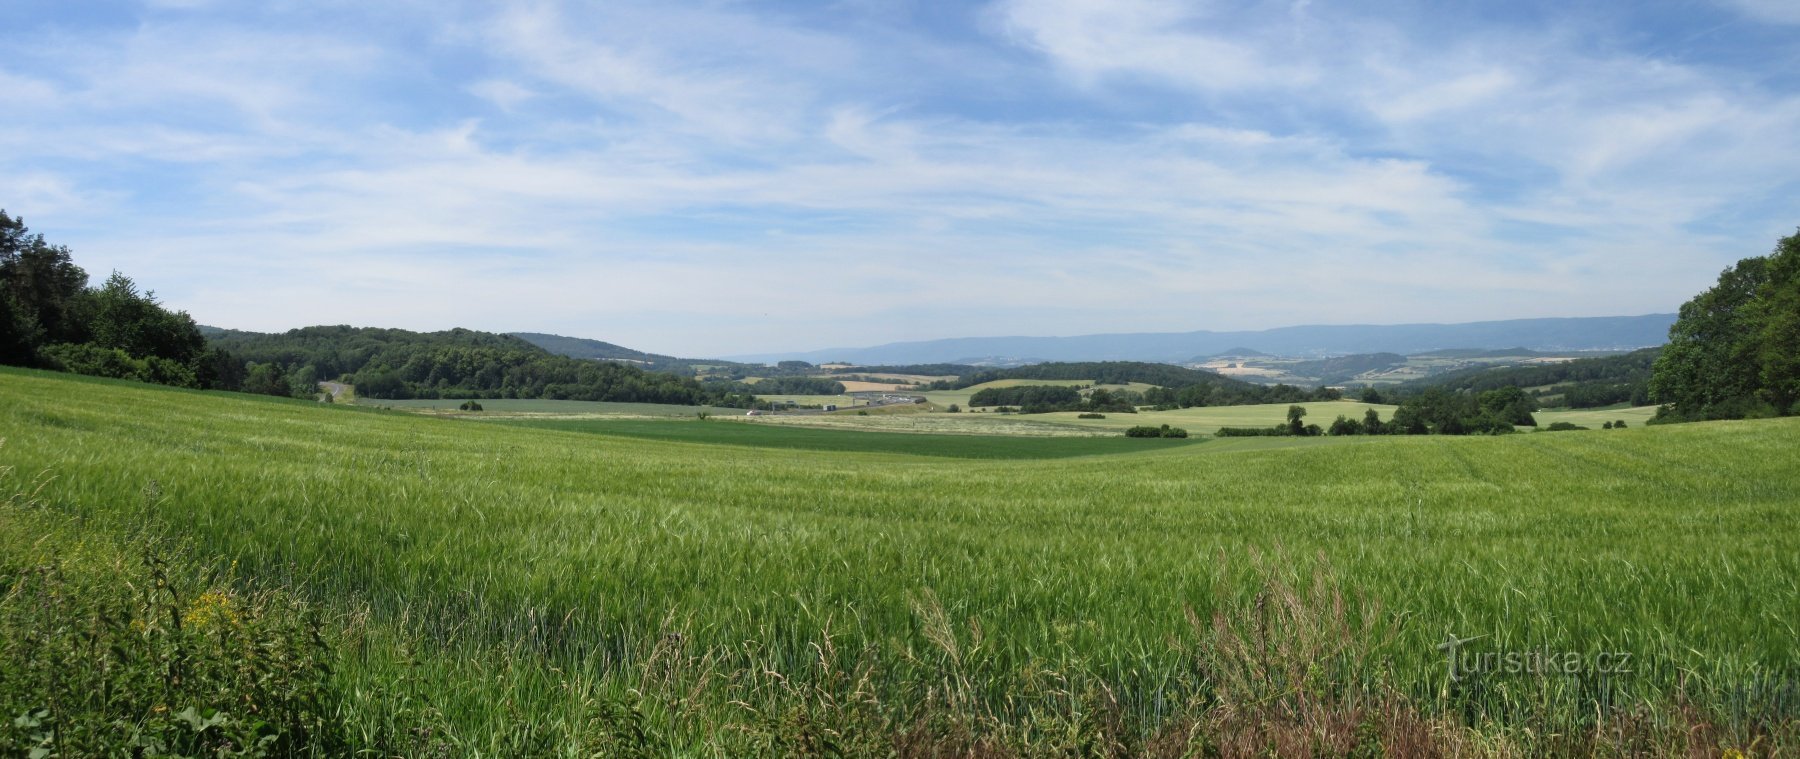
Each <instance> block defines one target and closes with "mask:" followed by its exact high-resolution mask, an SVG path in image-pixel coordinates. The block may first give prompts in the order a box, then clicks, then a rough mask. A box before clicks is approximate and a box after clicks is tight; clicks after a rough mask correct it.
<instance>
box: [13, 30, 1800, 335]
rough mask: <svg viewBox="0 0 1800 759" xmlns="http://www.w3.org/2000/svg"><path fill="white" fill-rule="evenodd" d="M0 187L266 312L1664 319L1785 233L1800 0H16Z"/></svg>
mask: <svg viewBox="0 0 1800 759" xmlns="http://www.w3.org/2000/svg"><path fill="white" fill-rule="evenodd" d="M0 209H4V210H6V211H7V212H8V213H9V214H11V215H14V216H19V217H23V218H24V219H25V222H26V223H27V224H28V225H29V226H30V227H31V228H32V230H33V231H34V232H38V233H42V234H44V235H45V237H46V238H47V239H48V240H49V241H50V242H53V243H59V244H63V245H67V246H69V247H70V248H71V249H72V250H73V251H74V255H75V260H76V263H78V264H80V265H82V266H83V267H84V268H86V269H87V270H88V271H89V272H90V274H92V275H93V276H94V277H95V279H96V282H97V281H98V279H100V278H102V277H104V276H105V275H106V274H107V273H108V272H110V271H112V270H118V271H121V272H124V273H125V274H127V275H129V276H131V277H132V278H133V279H135V280H136V281H137V282H138V283H139V285H140V286H142V287H144V288H146V289H150V290H154V291H155V293H156V294H157V296H158V297H159V298H160V299H162V301H163V302H164V303H165V304H167V305H169V306H171V307H174V308H177V309H183V310H186V311H188V312H189V313H190V314H192V315H193V316H194V318H195V319H197V320H198V321H199V322H200V323H202V324H210V325H216V326H222V327H232V328H238V329H250V330H259V331H279V330H285V329H289V328H293V327H299V326H305V325H311V324H353V325H358V326H388V327H403V328H408V329H419V330H437V329H447V328H450V327H458V326H460V327H467V328H471V329H481V330H490V331H537V332H552V333H558V334H565V335H573V336H579V337H589V338H594V339H599V340H606V341H609V342H614V343H619V344H622V345H626V346H629V347H633V348H637V349H640V350H648V351H653V352H658V353H671V354H678V355H687V356H720V355H733V354H745V353H760V352H777V351H782V350H796V351H797V350H804V349H814V348H824V347H831V346H859V345H872V344H877V343H885V342H891V341H900V340H917V339H930V338H938V337H960V336H976V335H1009V334H1021V335H1075V334H1091V333H1101V332H1121V331H1126V332H1129V331H1168V332H1173V331H1189V330H1199V329H1213V330H1237V329H1260V328H1269V327H1278V326H1288V325H1295V324H1351V323H1362V324H1391V323H1410V322H1461V321H1476V320H1487V319H1507V318H1526V317H1544V316H1603V315H1629V314H1644V313H1660V312H1670V311H1674V310H1675V309H1676V308H1677V307H1678V306H1679V305H1680V304H1681V303H1682V302H1683V301H1685V300H1686V299H1688V298H1689V297H1691V296H1693V295H1694V294H1695V293H1697V292H1699V291H1700V290H1702V289H1704V288H1706V287H1707V286H1708V285H1710V284H1711V283H1712V281H1713V280H1714V279H1715V278H1716V277H1717V275H1718V273H1719V271H1720V270H1721V269H1723V268H1725V267H1726V266H1728V265H1730V264H1731V263H1732V262H1734V261H1736V260H1738V259H1740V258H1744V257H1748V256H1754V255H1762V254H1765V253H1767V252H1768V251H1769V250H1770V249H1771V248H1772V247H1773V245H1774V243H1775V240H1776V239H1777V238H1779V237H1781V236H1784V235H1787V234H1792V233H1794V231H1795V230H1796V228H1797V227H1800V2H1793V0H1687V1H1684V2H1657V1H1656V0H1651V1H1650V2H1580V1H1579V0H1577V1H1573V2H1571V1H1569V0H1560V1H1558V2H1538V1H1537V0H1518V1H1516V2H1454V1H1453V2H1424V1H1423V0H1421V1H1419V2H1408V1H1407V0H1395V1H1393V2H1383V3H1348V2H1329V1H1328V0H1313V1H1311V2H1308V1H1307V0H1298V1H1296V2H1286V3H1253V2H1185V3H1184V2H1151V1H1146V0H992V1H990V2H950V1H948V0H940V1H937V2H925V1H922V0H921V1H917V2H915V1H913V0H885V1H877V0H839V1H838V2H829V1H825V0H818V1H814V2H748V1H745V2H732V1H727V0H717V1H714V2H675V1H673V0H658V1H655V2H641V3H640V2H633V1H632V0H617V1H612V2H556V1H555V0H544V1H542V2H512V3H490V2H457V1H455V0H383V2H377V3H370V2H366V1H365V0H357V1H356V2H348V1H344V0H270V1H268V2H241V1H228V0H217V1H213V0H142V1H137V2H125V1H122V0H83V1H82V2H69V1H68V0H6V2H4V3H0Z"/></svg>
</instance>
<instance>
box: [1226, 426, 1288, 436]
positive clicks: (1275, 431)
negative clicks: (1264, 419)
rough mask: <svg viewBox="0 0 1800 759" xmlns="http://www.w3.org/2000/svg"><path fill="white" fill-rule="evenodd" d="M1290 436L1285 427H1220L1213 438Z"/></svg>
mask: <svg viewBox="0 0 1800 759" xmlns="http://www.w3.org/2000/svg"><path fill="white" fill-rule="evenodd" d="M1290 434H1292V433H1290V432H1288V428H1287V427H1220V428H1219V431H1218V432H1215V433H1213V437H1283V436H1286V435H1290Z"/></svg>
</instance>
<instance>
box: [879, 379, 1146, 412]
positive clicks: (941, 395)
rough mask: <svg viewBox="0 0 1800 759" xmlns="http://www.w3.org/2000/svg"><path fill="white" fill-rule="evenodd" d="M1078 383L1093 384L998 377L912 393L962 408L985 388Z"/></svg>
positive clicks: (1135, 385)
mask: <svg viewBox="0 0 1800 759" xmlns="http://www.w3.org/2000/svg"><path fill="white" fill-rule="evenodd" d="M1078 385H1094V381H1093V380H1035V379H1000V380H992V381H989V382H983V383H981V384H979V385H970V386H968V387H965V388H963V389H961V390H929V391H925V392H921V393H914V395H923V396H925V399H926V400H928V401H930V402H931V403H932V404H933V405H935V406H937V407H939V408H949V407H950V404H952V403H954V404H956V405H958V406H961V407H963V408H968V407H969V398H970V397H971V396H973V395H975V394H976V393H978V392H981V391H982V390H986V389H988V388H990V387H1027V386H1029V387H1044V386H1067V387H1075V386H1078ZM1094 387H1097V388H1104V389H1106V390H1134V391H1137V392H1140V393H1141V392H1144V391H1145V390H1149V389H1150V388H1153V387H1156V386H1155V385H1150V384H1145V383H1143V382H1132V383H1129V384H1124V385H1094Z"/></svg>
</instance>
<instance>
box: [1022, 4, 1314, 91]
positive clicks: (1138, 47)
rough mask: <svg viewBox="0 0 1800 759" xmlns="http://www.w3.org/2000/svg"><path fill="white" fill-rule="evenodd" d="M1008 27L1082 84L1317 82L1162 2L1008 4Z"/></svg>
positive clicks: (1305, 71)
mask: <svg viewBox="0 0 1800 759" xmlns="http://www.w3.org/2000/svg"><path fill="white" fill-rule="evenodd" d="M997 9H998V13H999V14H1000V17H1001V23H1002V24H1003V25H1004V27H1005V28H1006V29H1007V30H1008V31H1009V32H1010V33H1012V34H1013V35H1014V36H1016V37H1017V38H1018V39H1020V40H1021V41H1022V42H1024V43H1025V44H1028V45H1030V46H1032V47H1033V48H1035V49H1037V50H1039V51H1040V52H1042V53H1044V54H1045V55H1047V56H1049V58H1050V59H1051V60H1052V61H1055V62H1056V63H1057V64H1058V65H1060V66H1062V67H1064V68H1066V69H1068V70H1069V71H1071V72H1073V73H1074V74H1075V76H1076V77H1077V78H1078V79H1080V80H1081V81H1082V82H1084V83H1085V84H1088V85H1089V86H1092V85H1094V84H1096V83H1097V80H1100V79H1103V78H1105V77H1107V76H1110V75H1120V74H1135V75H1140V76H1148V77H1153V78H1157V79H1162V80H1167V81H1171V82H1175V83H1178V84H1181V85H1184V86H1191V87H1195V88H1198V89H1202V90H1242V89H1247V88H1251V87H1290V86H1297V85H1301V84H1304V83H1307V82H1309V81H1312V80H1313V79H1315V77H1316V72H1314V71H1312V70H1311V69H1309V68H1308V67H1306V66H1303V65H1296V64H1295V62H1293V61H1291V60H1288V59H1287V58H1286V57H1285V56H1282V55H1279V54H1275V55H1271V54H1270V53H1278V51H1273V50H1269V49H1267V48H1265V47H1263V46H1259V45H1258V44H1257V42H1258V40H1255V39H1245V38H1239V37H1238V36H1236V35H1233V34H1228V33H1225V30H1221V29H1219V28H1217V27H1215V26H1213V25H1212V24H1210V23H1209V19H1208V18H1207V17H1206V15H1205V14H1204V13H1203V12H1198V9H1196V8H1193V7H1191V6H1183V5H1182V4H1178V3H1167V2H1158V1H1157V0H1007V2H1003V3H1000V4H999V5H998V6H997Z"/></svg>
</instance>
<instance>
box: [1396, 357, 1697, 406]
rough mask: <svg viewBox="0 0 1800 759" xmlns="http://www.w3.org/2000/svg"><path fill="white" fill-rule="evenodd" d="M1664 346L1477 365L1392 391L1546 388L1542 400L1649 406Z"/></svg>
mask: <svg viewBox="0 0 1800 759" xmlns="http://www.w3.org/2000/svg"><path fill="white" fill-rule="evenodd" d="M1661 353H1662V348H1660V347H1657V348H1644V349H1642V350H1636V351H1632V352H1630V353H1624V354H1620V355H1616V356H1597V357H1594V358H1578V359H1575V360H1573V361H1563V362H1558V363H1554V364H1534V365H1531V366H1504V367H1477V368H1473V369H1462V370H1458V371H1454V372H1447V373H1445V374H1441V375H1438V376H1436V377H1427V378H1425V379H1419V380H1413V381H1412V382H1408V383H1404V384H1402V385H1400V386H1398V387H1396V388H1392V389H1390V390H1389V394H1390V396H1391V397H1396V398H1403V397H1406V396H1407V395H1409V394H1415V393H1419V392H1423V391H1424V389H1425V388H1429V387H1441V388H1443V389H1445V390H1449V391H1452V392H1475V393H1479V392H1485V391H1488V390H1494V389H1498V388H1502V387H1520V388H1542V389H1541V390H1537V391H1533V395H1534V396H1536V397H1537V398H1538V399H1539V400H1540V402H1543V401H1545V399H1551V398H1554V399H1556V401H1557V402H1556V403H1553V404H1550V405H1557V406H1567V407H1569V408H1598V407H1601V406H1611V405H1613V404H1617V403H1629V404H1631V405H1633V406H1647V405H1649V404H1650V376H1651V374H1652V373H1653V367H1654V365H1655V363H1656V358H1657V356H1659V355H1661Z"/></svg>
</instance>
